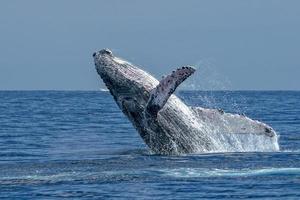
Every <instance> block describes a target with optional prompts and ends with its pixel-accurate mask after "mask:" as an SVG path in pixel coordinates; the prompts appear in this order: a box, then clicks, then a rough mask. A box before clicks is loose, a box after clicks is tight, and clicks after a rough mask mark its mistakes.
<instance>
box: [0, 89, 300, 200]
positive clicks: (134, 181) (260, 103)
mask: <svg viewBox="0 0 300 200" xmlns="http://www.w3.org/2000/svg"><path fill="white" fill-rule="evenodd" d="M177 95H178V96H179V97H180V98H182V99H183V100H184V101H185V102H186V103H187V104H189V105H193V106H202V107H207V108H222V109H224V110H225V111H226V112H236V113H245V114H246V115H247V116H249V117H251V118H254V119H257V120H260V121H263V122H265V123H267V124H269V125H271V126H272V127H273V128H274V129H275V130H276V131H277V133H278V134H279V135H280V139H279V144H280V151H279V152H269V153H259V152H249V153H239V152H232V153H208V154H195V155H182V156H160V155H154V154H151V152H149V150H148V149H147V147H146V146H145V144H144V143H143V141H142V139H141V138H140V136H139V135H138V133H137V131H136V130H135V129H134V128H133V126H132V125H131V124H130V123H129V121H128V120H127V118H125V116H124V115H123V114H122V112H121V111H120V110H119V108H118V107H117V105H116V103H115V102H114V100H113V98H112V96H111V95H110V94H109V93H108V92H101V91H95V92H80V91H78V92H77V91H70V92H66V91H1V92H0V198H3V199H79V198H82V199H118V198H120V199H164V200H165V199H192V198H195V199H199V198H203V199H246V198H253V199H300V92H294V91H286V92H283V91H274V92H273V91H268V92H264V91H262V92H258V91H239V92H230V91H216V92H200V91H185V92H184V91H181V92H179V93H178V94H177Z"/></svg>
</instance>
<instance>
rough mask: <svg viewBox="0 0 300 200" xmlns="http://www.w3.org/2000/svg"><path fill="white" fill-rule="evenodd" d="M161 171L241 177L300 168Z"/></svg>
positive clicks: (190, 175)
mask: <svg viewBox="0 0 300 200" xmlns="http://www.w3.org/2000/svg"><path fill="white" fill-rule="evenodd" d="M161 172H162V173H163V174H164V175H166V176H171V177H178V178H194V177H223V176H227V177H236V176H238V177H241V176H263V175H276V174H300V168H262V169H207V168H178V169H163V170H161Z"/></svg>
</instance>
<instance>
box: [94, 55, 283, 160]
mask: <svg viewBox="0 0 300 200" xmlns="http://www.w3.org/2000/svg"><path fill="white" fill-rule="evenodd" d="M93 58H94V62H95V66H96V70H97V72H98V74H99V75H100V77H101V78H102V80H103V81H104V83H105V85H106V86H107V88H108V89H109V91H110V93H111V94H112V96H113V98H114V100H115V101H116V103H117V105H118V106H119V108H120V109H121V110H122V112H123V113H124V114H125V115H126V116H127V117H128V119H129V120H130V121H131V122H132V124H133V126H134V127H135V128H136V130H137V131H138V133H139V134H140V136H141V137H142V139H143V140H144V142H145V143H146V144H147V146H148V147H149V148H150V150H151V151H152V152H153V153H157V154H164V155H179V154H187V153H203V152H246V151H278V150H279V145H278V136H277V134H276V132H275V131H274V130H273V129H272V128H271V127H270V126H268V125H266V124H264V123H262V122H259V121H256V120H252V119H250V118H248V117H246V116H244V115H239V114H230V113H226V112H224V111H222V110H218V109H207V108H201V107H189V106H187V105H186V104H185V103H184V102H182V101H181V100H180V99H179V98H178V97H176V96H175V95H174V94H173V92H174V91H175V89H176V88H177V87H178V86H179V85H180V84H181V83H182V82H183V81H184V80H185V79H187V78H188V77H189V76H190V75H192V74H193V73H194V72H195V69H194V68H193V67H191V66H183V67H180V68H178V69H176V70H174V71H173V72H172V73H171V74H170V75H168V76H165V77H163V78H162V80H161V81H158V80H157V79H155V78H154V77H153V76H151V75H150V74H148V73H147V72H145V71H143V70H142V69H140V68H138V67H136V66H134V65H133V64H131V63H129V62H128V61H125V60H123V59H121V58H118V57H116V56H114V55H113V53H112V52H111V51H110V50H109V49H103V50H100V51H98V52H95V53H94V54H93Z"/></svg>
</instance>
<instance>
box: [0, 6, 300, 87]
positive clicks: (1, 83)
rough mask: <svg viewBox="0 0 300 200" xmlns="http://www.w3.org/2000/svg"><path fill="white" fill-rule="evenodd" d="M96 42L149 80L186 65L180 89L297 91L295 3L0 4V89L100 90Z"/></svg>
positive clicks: (299, 22) (299, 19) (299, 48)
mask: <svg viewBox="0 0 300 200" xmlns="http://www.w3.org/2000/svg"><path fill="white" fill-rule="evenodd" d="M102 48H109V49H111V50H112V51H113V53H114V55H116V56H119V57H121V58H124V59H126V60H129V61H130V62H131V63H133V64H136V65H138V66H141V67H142V68H143V69H144V70H146V71H148V72H149V73H151V74H153V75H154V76H155V77H157V78H158V79H159V78H160V77H161V76H162V75H165V74H168V73H169V72H171V71H172V70H173V69H174V68H177V67H180V66H182V65H187V64H189V65H194V66H195V67H196V68H197V73H196V74H195V75H194V77H193V79H191V80H189V81H188V82H187V83H186V86H187V88H188V87H189V86H190V85H189V84H192V85H193V87H194V88H195V89H204V90H210V89H229V90H300V78H299V75H300V54H299V53H300V1H297V0H294V1H293V0H281V1H278V0H264V1H262V0H251V1H250V0H249V1H240V0H226V1H221V0H206V1H202V0H189V1H176V0H164V1H159V0H151V1H146V0H127V1H124V0H103V1H101V0H97V1H96V0H89V1H83V0H81V1H79V0H63V1H61V0H51V1H40V0H26V1H22V0H19V1H16V0H3V1H1V2H0V90H99V89H100V88H104V87H105V86H104V84H103V83H102V81H101V79H100V78H99V77H98V75H97V73H96V71H95V67H94V64H93V58H92V54H93V52H94V51H97V50H100V49H102ZM191 87H192V86H191Z"/></svg>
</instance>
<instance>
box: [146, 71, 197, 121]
mask: <svg viewBox="0 0 300 200" xmlns="http://www.w3.org/2000/svg"><path fill="white" fill-rule="evenodd" d="M195 71H196V70H195V68H193V67H190V66H185V67H182V68H178V69H177V70H176V71H173V72H172V74H170V75H168V76H166V77H163V79H162V80H161V81H160V82H159V84H158V85H157V86H156V87H155V88H154V89H153V90H152V91H151V92H150V98H149V101H148V104H147V106H146V112H148V113H150V114H151V115H157V113H158V111H159V110H160V109H161V108H162V107H163V106H164V105H165V104H166V102H167V100H168V99H169V97H170V96H171V95H172V94H173V92H174V91H175V89H176V88H177V87H178V86H179V85H180V84H181V83H182V82H183V81H184V80H185V79H187V78H188V77H189V76H190V75H192V74H193V73H194V72H195Z"/></svg>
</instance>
